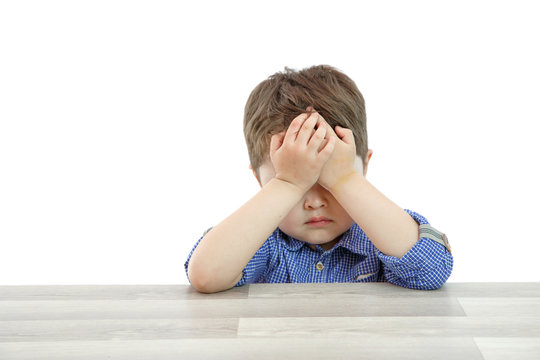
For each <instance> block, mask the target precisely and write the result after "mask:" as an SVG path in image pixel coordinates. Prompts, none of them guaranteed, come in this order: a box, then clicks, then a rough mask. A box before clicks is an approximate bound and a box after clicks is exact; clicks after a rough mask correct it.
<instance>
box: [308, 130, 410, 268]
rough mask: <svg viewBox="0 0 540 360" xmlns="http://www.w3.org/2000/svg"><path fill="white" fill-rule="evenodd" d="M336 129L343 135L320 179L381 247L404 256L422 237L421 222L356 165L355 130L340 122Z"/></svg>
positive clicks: (338, 133)
mask: <svg viewBox="0 0 540 360" xmlns="http://www.w3.org/2000/svg"><path fill="white" fill-rule="evenodd" d="M329 131H332V129H329ZM332 133H333V131H332ZM336 133H337V136H339V138H340V139H338V140H336V145H335V150H334V153H333V154H332V157H331V158H330V159H329V160H328V162H327V163H326V165H325V167H324V168H323V171H322V173H321V176H320V178H319V183H320V184H321V185H322V186H323V187H325V188H326V189H327V190H328V191H330V193H331V194H332V195H333V196H334V197H335V198H336V200H337V201H338V202H339V203H340V204H341V206H342V207H343V208H344V209H345V211H347V213H348V214H349V215H350V216H351V217H352V218H353V220H354V221H355V222H356V223H357V224H358V225H359V226H360V228H362V230H363V231H364V232H365V233H366V235H367V236H368V238H369V239H370V240H371V242H372V243H373V245H375V247H376V248H377V249H379V250H380V251H381V252H382V253H384V254H386V255H390V256H394V257H396V258H401V257H402V256H403V255H405V254H406V253H407V251H409V250H410V249H411V248H412V247H413V246H414V244H415V243H416V242H417V241H418V239H419V237H418V236H419V226H418V224H417V223H416V221H415V220H414V219H413V218H412V217H411V216H410V215H409V214H407V213H406V212H405V211H404V210H403V209H401V208H400V207H399V206H398V205H396V204H395V203H394V202H392V201H391V200H390V199H388V198H387V197H386V196H385V195H384V194H382V193H381V192H380V191H379V190H377V189H376V188H375V187H374V186H373V185H372V184H371V183H370V182H369V181H367V180H366V178H365V177H364V176H363V175H362V174H361V173H360V172H358V171H356V170H355V169H354V160H355V156H356V147H355V143H354V136H353V133H352V131H351V130H349V129H345V128H342V127H339V126H337V127H336ZM333 135H334V136H336V134H334V133H333ZM362 161H363V159H362Z"/></svg>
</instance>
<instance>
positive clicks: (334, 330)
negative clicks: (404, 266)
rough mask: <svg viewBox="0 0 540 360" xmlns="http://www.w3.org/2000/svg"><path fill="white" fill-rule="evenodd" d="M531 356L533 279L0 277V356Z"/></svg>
mask: <svg viewBox="0 0 540 360" xmlns="http://www.w3.org/2000/svg"><path fill="white" fill-rule="evenodd" d="M213 358H215V359H310V360H311V359H393V360H395V359H460V360H463V359H487V360H491V359H519V360H523V359H540V283H447V284H446V285H444V286H443V287H442V288H441V289H439V290H435V291H419V290H410V289H404V288H400V287H397V286H394V285H391V284H387V283H364V284H360V283H359V284H339V283H335V284H257V285H249V286H244V287H240V288H234V289H231V290H229V291H225V292H222V293H217V294H210V295H206V294H200V293H197V292H196V291H195V290H194V289H193V288H191V287H190V286H187V285H136V286H133V285H118V286H86V285H78V286H0V359H2V360H7V359H40V360H42V359H70V360H76V359H129V360H137V359H151V360H159V359H175V360H177V359H213Z"/></svg>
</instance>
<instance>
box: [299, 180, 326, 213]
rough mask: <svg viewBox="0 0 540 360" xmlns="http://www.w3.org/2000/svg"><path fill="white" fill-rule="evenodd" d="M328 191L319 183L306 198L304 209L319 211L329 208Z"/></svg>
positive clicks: (310, 190)
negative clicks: (322, 208)
mask: <svg viewBox="0 0 540 360" xmlns="http://www.w3.org/2000/svg"><path fill="white" fill-rule="evenodd" d="M325 192H326V190H325V189H324V188H323V187H322V186H321V185H319V184H318V183H317V184H315V185H313V186H312V187H311V189H309V191H308V192H307V193H306V195H305V197H304V209H319V208H321V207H326V206H328V198H327V195H326V194H325Z"/></svg>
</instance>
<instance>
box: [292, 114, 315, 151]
mask: <svg viewBox="0 0 540 360" xmlns="http://www.w3.org/2000/svg"><path fill="white" fill-rule="evenodd" d="M318 120H319V114H317V113H312V114H311V115H310V116H309V117H308V118H307V119H306V121H304V123H303V124H302V127H301V128H300V132H299V133H298V136H297V138H296V141H298V142H299V143H300V144H302V145H307V143H308V142H309V138H310V137H311V135H312V134H313V130H314V128H315V124H317V121H318Z"/></svg>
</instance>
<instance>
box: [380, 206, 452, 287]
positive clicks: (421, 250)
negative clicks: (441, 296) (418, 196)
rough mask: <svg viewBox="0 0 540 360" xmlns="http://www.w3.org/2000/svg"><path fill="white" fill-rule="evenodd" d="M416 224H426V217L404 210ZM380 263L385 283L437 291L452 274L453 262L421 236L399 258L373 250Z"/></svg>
mask: <svg viewBox="0 0 540 360" xmlns="http://www.w3.org/2000/svg"><path fill="white" fill-rule="evenodd" d="M405 211H406V212H407V213H408V214H409V215H410V216H411V217H412V218H413V219H414V220H415V221H416V222H417V223H418V224H419V225H423V224H427V225H429V223H428V221H427V220H426V218H424V217H423V216H422V215H420V214H417V213H415V212H413V211H410V210H405ZM377 256H378V257H379V259H380V260H381V261H382V263H383V267H384V278H385V280H386V281H388V282H390V283H392V284H395V285H399V286H403V287H407V288H411V289H421V290H434V289H438V288H440V287H441V286H442V285H443V284H444V283H445V282H446V280H447V279H448V278H449V277H450V274H451V273H452V267H453V262H454V259H453V257H452V254H451V253H450V251H449V250H448V249H447V248H446V247H445V246H444V245H442V244H440V243H438V242H435V241H433V240H431V239H430V238H428V237H421V238H420V239H419V240H418V241H417V242H416V244H415V245H414V246H413V247H412V248H411V249H410V250H409V251H408V252H407V253H406V254H405V255H403V256H402V257H401V258H397V257H394V256H389V255H385V254H383V253H382V252H380V251H379V250H377Z"/></svg>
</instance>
